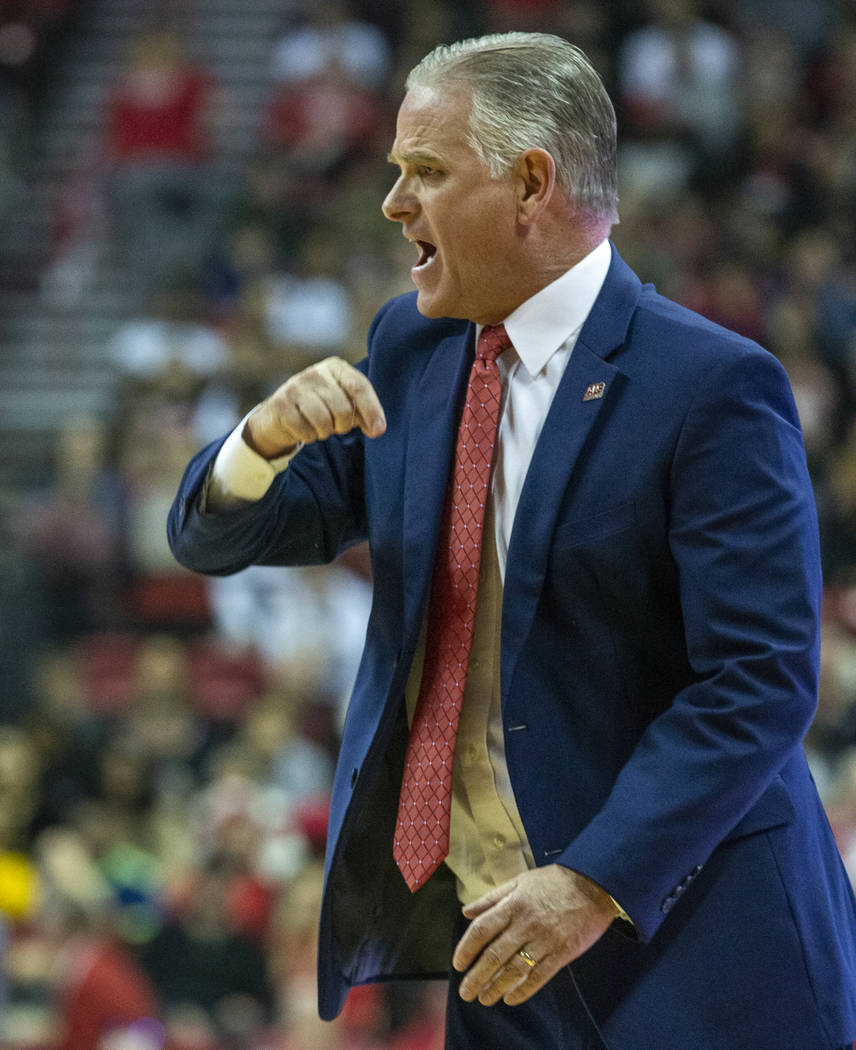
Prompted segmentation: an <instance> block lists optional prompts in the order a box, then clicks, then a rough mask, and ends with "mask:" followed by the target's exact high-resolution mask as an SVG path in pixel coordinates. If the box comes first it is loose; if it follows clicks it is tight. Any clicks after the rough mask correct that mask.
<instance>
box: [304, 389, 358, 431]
mask: <svg viewBox="0 0 856 1050" xmlns="http://www.w3.org/2000/svg"><path fill="white" fill-rule="evenodd" d="M294 407H295V408H296V409H297V412H298V413H299V415H300V416H301V418H302V419H303V421H304V423H305V425H306V426H307V427H308V428H309V430H310V432H311V440H312V441H324V440H325V439H326V438H328V437H330V435H331V434H333V433H335V431H336V423H335V420H334V418H333V414H332V412H331V411H330V409H329V408H328V407H327V402H326V400H325V398H324V397H323V395H322V394H321V393H320V392H319V391H317V390H302V391H301V392H300V396H299V397H298V398H296V399H295V402H294ZM349 429H350V428H349ZM301 440H303V441H306V438H302V439H301Z"/></svg>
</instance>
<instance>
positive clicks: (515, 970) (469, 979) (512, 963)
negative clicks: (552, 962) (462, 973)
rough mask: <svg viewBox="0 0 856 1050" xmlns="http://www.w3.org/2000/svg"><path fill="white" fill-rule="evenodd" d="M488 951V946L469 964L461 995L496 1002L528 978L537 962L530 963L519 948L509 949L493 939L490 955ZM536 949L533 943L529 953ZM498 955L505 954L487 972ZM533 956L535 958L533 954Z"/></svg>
mask: <svg viewBox="0 0 856 1050" xmlns="http://www.w3.org/2000/svg"><path fill="white" fill-rule="evenodd" d="M513 943H516V944H519V943H520V942H519V939H517V938H515V940H514V942H513ZM489 951H490V949H488V950H487V952H486V953H484V954H483V955H482V957H481V958H480V959H479V961H478V963H477V964H476V965H475V966H474V967H472V969H471V970H470V972H469V973H468V974H467V976H466V977H465V978H464V980H463V981H462V982H461V988H460V994H461V997H462V998H464V999H467V1000H468V1001H471V1000H472V999H476V998H477V999H478V1001H479V1002H480V1003H481V1004H482V1005H483V1006H493V1005H494V1003H498V1002H499V1000H500V999H502V998H504V997H505V996H506V995H507V994H509V993H510V992H512V991H513V990H514V989H515V988H517V987H519V986H520V985H522V984H524V982H526V981H528V980H529V979H530V977H531V975H532V971H533V969H534V968H535V966H536V965H537V962H536V963H534V964H533V963H531V962H529V961H527V959H526V958H525V957H524V956H523V955H521V952H520V949H519V948H518V949H513V948H512V949H509V948H508V945H507V944H503V945H501V944H500V943H499V942H496V944H495V949H494V952H493V953H492V956H493V957H491V955H489V954H488V952H489ZM535 951H536V949H535V948H534V946H532V953H534V952H535ZM532 953H530V954H532ZM501 956H504V961H503V962H502V964H501V965H500V966H498V967H497V968H496V969H494V970H493V972H492V973H490V972H489V971H490V970H491V967H492V966H493V959H494V958H496V959H499V958H500V957H501ZM532 958H533V959H535V958H536V957H535V955H534V954H532Z"/></svg>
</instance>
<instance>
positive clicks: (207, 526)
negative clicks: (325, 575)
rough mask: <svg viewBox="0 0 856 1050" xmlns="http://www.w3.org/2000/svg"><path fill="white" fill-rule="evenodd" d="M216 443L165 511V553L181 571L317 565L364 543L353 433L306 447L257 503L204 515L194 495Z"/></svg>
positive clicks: (359, 457) (358, 438)
mask: <svg viewBox="0 0 856 1050" xmlns="http://www.w3.org/2000/svg"><path fill="white" fill-rule="evenodd" d="M224 440H225V439H224ZM222 444H223V442H222V441H218V442H215V443H214V444H212V445H209V446H208V447H207V448H205V449H203V450H202V451H201V452H200V453H199V454H198V455H197V456H195V457H194V459H192V460H191V462H190V464H189V465H188V467H187V470H186V471H185V474H184V477H183V478H182V481H181V484H180V486H179V489H178V494H177V495H176V498H175V500H174V502H173V505H172V508H171V510H170V513H169V519H168V522H167V535H168V538H169V544H170V548H171V550H172V552H173V554H174V555H175V557H176V559H177V560H178V561H179V562H180V563H181V564H182V565H184V566H185V567H186V568H188V569H192V570H193V571H195V572H201V573H206V574H208V575H213V576H225V575H228V574H230V573H234V572H238V571H239V570H241V569H245V568H247V567H248V566H250V565H312V564H320V563H324V562H329V561H331V560H332V559H333V558H335V557H336V555H337V554H338V553H340V552H341V551H342V550H345V549H346V548H347V547H350V546H352V545H353V544H355V543H358V542H360V541H361V540H363V539H365V537H366V535H367V525H366V520H365V518H366V516H365V500H364V496H363V443H362V435H361V434H360V432H359V431H352V432H351V433H350V434H347V435H345V436H343V437H332V438H328V439H327V440H326V441H323V442H315V443H314V444H312V445H309V446H307V447H306V448H304V449H303V450H302V451H301V452H299V453H298V454H297V456H295V458H294V459H293V460H292V461H291V463H290V464H289V466H288V468H287V469H286V470H285V471H283V472H282V473H281V474H279V475H278V476H277V477H276V478H275V479H274V481H273V483H272V484H271V486H270V488H269V489H268V491H267V493H266V494H265V495H264V496H263V497H262V498H261V499H260V500H258V501H257V502H253V503H247V504H246V505H244V506H242V507H240V508H238V509H235V510H231V511H229V512H227V513H223V514H206V513H204V512H202V511H201V510H200V507H199V497H200V494H201V492H202V488H203V486H204V484H205V478H206V477H207V474H208V471H209V469H210V467H211V465H212V464H213V462H214V460H215V459H216V457H217V453H218V452H219V450H220V448H221V446H222Z"/></svg>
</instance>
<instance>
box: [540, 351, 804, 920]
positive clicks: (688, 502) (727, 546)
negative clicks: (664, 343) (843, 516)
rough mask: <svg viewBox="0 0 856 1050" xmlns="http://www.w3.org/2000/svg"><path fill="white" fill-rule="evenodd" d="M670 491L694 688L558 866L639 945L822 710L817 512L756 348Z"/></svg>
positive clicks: (781, 401) (691, 446)
mask: <svg viewBox="0 0 856 1050" xmlns="http://www.w3.org/2000/svg"><path fill="white" fill-rule="evenodd" d="M670 486H671V491H670V494H669V507H670V527H669V545H670V548H671V552H672V556H673V557H674V560H675V563H676V565H677V567H678V572H679V581H680V582H679V587H680V602H681V608H682V613H683V620H684V633H685V639H686V648H687V654H688V657H689V661H690V664H691V667H692V670H693V674H694V677H693V680H692V682H691V684H689V685H688V686H687V687H686V688H684V689H682V690H681V691H680V692H679V693H678V694H677V695H676V696H675V697H674V699H673V701H672V703H671V704H670V706H669V707H668V708H667V709H666V710H665V711H664V712H663V713H662V714H661V715H660V716H659V717H658V718H656V719H655V720H654V721H653V722H652V723H651V724H650V725H649V726H648V728H647V730H646V731H645V733H644V734H643V736H642V737H641V739H640V740H639V742H638V744H637V746H636V747H635V749H634V751H633V753H632V755H631V757H630V759H629V761H628V762H627V763H626V764H625V766H624V768H623V770H622V771H621V773H620V775H619V777H618V778H617V780H616V782H615V785H614V787H613V790H612V792H611V793H610V795H609V797H608V799H607V801H606V803H605V805H604V806H603V807H602V809H601V810H600V812H599V813H598V814H597V815H596V816H595V818H594V819H593V820H592V821H590V823H589V824H588V825H587V826H586V828H585V829H584V830H583V831H582V832H581V834H580V835H579V836H578V837H577V838H576V839H575V840H574V842H573V843H571V845H570V846H569V847H568V849H567V850H566V851H565V852H564V853H563V854H562V855H561V856H560V857H558V858H557V859H558V860H559V861H560V862H561V863H563V864H565V865H566V866H567V867H570V868H574V869H576V870H578V871H581V872H583V873H584V874H586V875H588V876H589V877H590V878H592V879H594V880H595V881H596V882H598V883H599V884H600V885H602V886H604V887H605V888H606V889H607V890H608V891H609V893H611V894H612V895H613V896H614V897H615V898H616V899H617V900H618V901H620V902H621V904H622V906H623V907H624V908H625V909H626V911H627V912H628V913H629V915H630V917H631V918H632V919H633V921H634V923H635V925H636V928H637V932H638V933H639V936H640V937H641V938H642V939H643V940H647V939H649V938H650V937H651V936H652V935H653V934H654V933H655V932H656V930H657V928H658V927H659V925H660V924H661V923H662V922H663V920H664V918H665V915H666V914H667V913H668V911H669V910H670V907H671V904H672V903H674V901H675V899H676V897H677V896H679V895H680V893H681V892H682V890H683V889H684V888H686V886H687V885H688V884H689V882H691V881H692V879H693V878H694V876H695V875H696V874H697V873H698V872H699V871H700V870H701V867H702V866H703V865H704V864H705V862H706V861H707V859H708V858H709V857H710V855H711V853H712V852H713V850H714V849H715V848H716V847H717V846H718V845H719V844H720V843H721V842H722V841H723V839H725V838H726V836H727V835H728V834H729V832H731V831H732V829H733V828H734V827H735V825H737V824H738V822H739V821H740V820H741V819H742V818H743V816H744V815H745V814H746V813H747V811H748V810H749V809H750V808H751V807H752V806H753V805H754V804H755V803H756V802H757V800H758V799H759V798H760V796H761V795H762V794H763V793H764V792H765V791H766V790H767V789H768V788H769V787H770V785H771V783H772V781H773V780H774V778H775V777H776V774H777V773H778V772H779V770H780V769H781V768H782V767H783V765H784V764H785V762H786V761H787V760H788V758H789V756H790V755H792V754H793V752H794V751H795V750H796V749H797V748H799V747H800V746H801V741H802V737H803V735H804V733H805V731H806V729H807V728H808V725H809V723H810V721H811V718H812V716H813V713H814V709H815V704H816V688H817V669H818V623H819V604H820V569H819V551H818V540H817V524H816V514H815V507H814V499H813V494H812V489H811V485H810V482H809V477H808V472H807V469H806V463H805V453H804V448H803V443H802V437H801V434H800V430H799V425H798V422H797V417H796V410H795V408H794V404H793V399H792V396H791V393H790V388H789V385H788V382H787V379H786V377H785V375H784V372H783V370H782V368H781V366H780V365H779V364H778V363H777V362H776V361H775V359H774V358H772V357H771V356H770V355H767V354H765V353H763V352H762V351H760V350H759V349H757V348H751V347H750V348H747V349H745V351H742V352H741V353H740V354H739V356H737V358H736V360H735V356H734V355H729V357H728V358H727V360H725V361H724V363H723V364H722V365H720V366H718V367H716V368H715V369H714V370H713V372H712V374H711V375H709V376H708V378H707V380H706V381H705V382H704V384H703V386H702V388H701V389H700V390H699V391H698V393H697V394H696V396H695V398H694V400H693V402H692V404H691V407H690V410H689V412H688V413H687V415H686V417H685V419H684V422H683V426H682V428H681V432H680V436H679V439H678V442H677V446H676V450H675V454H674V458H673V462H672V467H671V476H670Z"/></svg>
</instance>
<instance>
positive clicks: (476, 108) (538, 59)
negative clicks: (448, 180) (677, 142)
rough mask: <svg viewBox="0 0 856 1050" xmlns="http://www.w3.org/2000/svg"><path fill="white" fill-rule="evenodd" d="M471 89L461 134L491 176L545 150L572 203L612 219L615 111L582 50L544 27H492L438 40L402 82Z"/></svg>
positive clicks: (615, 213)
mask: <svg viewBox="0 0 856 1050" xmlns="http://www.w3.org/2000/svg"><path fill="white" fill-rule="evenodd" d="M451 81H458V82H459V83H464V84H467V85H468V86H469V87H470V88H471V90H472V96H473V98H472V109H471V111H470V125H469V135H468V140H469V143H470V145H471V146H472V147H473V148H474V149H475V150H476V152H477V153H478V155H479V156H480V157H481V159H482V160H483V161H484V163H485V164H486V166H487V168H488V170H489V171H490V172H491V174H492V176H493V177H494V178H499V177H500V176H501V175H503V174H504V173H505V172H507V171H508V170H509V168H510V167H511V165H512V164H513V163H514V161H515V160H516V159H517V157H519V156H520V154H521V153H523V152H524V150H527V149H532V148H539V149H544V150H546V151H547V152H548V153H549V154H550V155H551V156H552V157H553V159H554V161H555V162H556V180H557V182H558V184H559V186H560V187H561V188H562V189H563V190H564V191H565V193H567V194H568V196H569V198H570V199H571V200H572V201H573V202H574V203H575V204H576V206H577V207H578V208H579V209H580V210H581V211H584V212H587V213H589V214H591V215H593V216H595V217H597V218H598V219H606V220H609V221H610V222H617V221H618V192H617V186H616V183H617V175H616V128H615V111H614V110H613V108H612V103H611V101H610V99H609V95H607V93H606V89H605V88H604V86H603V83H602V82H601V79H600V77H599V76H598V74H597V73H596V72H595V70H594V68H593V67H592V65H591V63H590V62H589V60H588V59H587V58H586V56H585V55H584V54H583V52H582V51H581V50H580V49H579V48H578V47H575V46H574V45H573V44H569V43H568V42H567V41H566V40H563V39H562V38H561V37H558V36H553V35H551V34H549V33H494V34H491V35H490V36H483V37H477V38H475V39H472V40H462V41H459V42H458V43H455V44H441V45H440V46H439V47H437V48H435V49H434V50H433V51H431V52H430V53H429V54H428V55H426V56H425V58H423V59H422V61H421V62H420V63H419V64H418V65H417V66H415V67H414V69H412V70H411V72H410V74H409V76H408V77H407V83H406V87H407V90H408V91H409V90H410V89H411V88H413V87H441V86H443V85H446V84H448V83H449V82H451Z"/></svg>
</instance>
